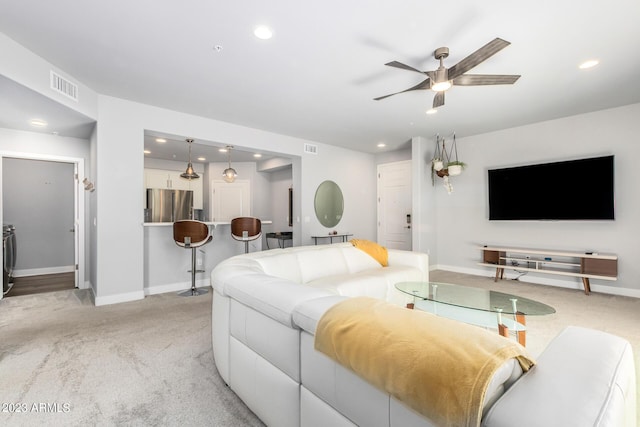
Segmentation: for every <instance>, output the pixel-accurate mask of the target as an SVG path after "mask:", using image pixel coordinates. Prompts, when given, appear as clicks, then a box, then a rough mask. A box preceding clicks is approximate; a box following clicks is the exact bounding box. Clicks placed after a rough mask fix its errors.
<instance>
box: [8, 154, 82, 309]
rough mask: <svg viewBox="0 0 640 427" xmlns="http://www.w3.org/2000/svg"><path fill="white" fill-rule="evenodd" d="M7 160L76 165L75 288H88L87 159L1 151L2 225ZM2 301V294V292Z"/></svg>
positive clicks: (74, 208)
mask: <svg viewBox="0 0 640 427" xmlns="http://www.w3.org/2000/svg"><path fill="white" fill-rule="evenodd" d="M5 158H12V159H24V160H42V161H47V162H60V163H71V164H73V165H74V171H75V176H74V190H75V191H74V207H73V210H74V227H75V230H76V232H75V233H74V239H75V245H74V247H75V249H74V252H75V253H74V258H75V265H76V266H77V267H76V269H75V275H74V276H75V286H76V287H77V288H78V289H86V288H88V283H87V281H86V280H85V277H86V275H85V271H86V268H85V226H86V224H85V195H84V186H83V185H82V179H80V178H81V177H82V178H83V179H84V177H85V159H84V158H82V157H68V156H56V155H52V154H35V153H22V152H11V151H0V223H1V222H3V220H4V218H3V213H4V207H3V205H2V203H3V202H2V197H1V196H2V194H3V190H2V189H3V185H4V183H3V182H2V165H3V162H4V159H5ZM0 299H2V292H0Z"/></svg>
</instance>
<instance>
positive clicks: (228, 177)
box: [222, 145, 238, 182]
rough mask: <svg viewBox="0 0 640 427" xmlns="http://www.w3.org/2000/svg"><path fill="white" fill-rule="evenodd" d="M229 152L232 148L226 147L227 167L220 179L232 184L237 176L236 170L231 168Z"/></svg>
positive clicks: (230, 146)
mask: <svg viewBox="0 0 640 427" xmlns="http://www.w3.org/2000/svg"><path fill="white" fill-rule="evenodd" d="M231 150H233V146H232V145H227V153H228V155H229V167H228V168H226V169H225V170H224V172H222V178H223V179H224V180H225V181H226V182H233V181H235V180H236V177H237V176H238V173H237V172H236V170H235V169H234V168H232V167H231Z"/></svg>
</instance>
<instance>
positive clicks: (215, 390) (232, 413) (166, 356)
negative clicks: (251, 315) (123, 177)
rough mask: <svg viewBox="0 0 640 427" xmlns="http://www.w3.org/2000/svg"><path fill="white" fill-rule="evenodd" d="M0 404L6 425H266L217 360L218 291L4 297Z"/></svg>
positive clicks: (0, 415)
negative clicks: (111, 297) (214, 294)
mask: <svg viewBox="0 0 640 427" xmlns="http://www.w3.org/2000/svg"><path fill="white" fill-rule="evenodd" d="M0 404H1V405H2V407H1V408H0V425H3V426H33V425H48V426H51V425H61V426H63V425H64V426H87V425H98V426H113V425H133V426H136V425H154V426H155V425H171V426H174V425H175V426H178V425H179V426H204V425H207V426H261V425H263V424H262V423H261V422H260V421H259V420H258V419H257V418H256V416H255V415H254V414H253V413H252V412H251V411H250V410H249V409H248V408H247V407H246V406H245V405H244V403H242V401H241V400H240V399H239V398H238V397H237V396H236V395H235V394H234V393H233V392H232V391H231V390H230V389H229V388H228V387H227V386H226V385H225V384H224V382H223V381H222V379H221V378H220V376H219V375H218V372H217V370H216V368H215V364H214V360H213V351H212V348H211V292H209V293H208V294H206V295H203V296H199V297H189V298H185V297H180V296H177V295H175V294H173V293H168V294H162V295H152V296H148V297H146V298H145V299H144V300H140V301H134V302H128V303H122V304H115V305H109V306H102V307H95V306H94V305H93V303H92V301H91V300H90V296H89V293H88V291H86V290H73V291H60V292H53V293H48V294H39V295H29V296H20V297H13V298H5V299H3V300H2V301H0ZM18 411H20V412H18Z"/></svg>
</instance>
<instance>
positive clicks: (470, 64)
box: [374, 38, 520, 109]
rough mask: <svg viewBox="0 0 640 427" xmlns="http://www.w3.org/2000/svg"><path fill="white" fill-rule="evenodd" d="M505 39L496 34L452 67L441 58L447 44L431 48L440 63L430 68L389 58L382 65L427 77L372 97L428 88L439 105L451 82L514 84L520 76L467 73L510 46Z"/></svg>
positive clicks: (434, 104) (446, 49)
mask: <svg viewBox="0 0 640 427" xmlns="http://www.w3.org/2000/svg"><path fill="white" fill-rule="evenodd" d="M510 44H511V43H509V42H508V41H506V40H502V39H501V38H495V39H493V40H492V41H490V42H489V43H487V44H486V45H484V46H483V47H481V48H480V49H478V50H476V51H475V52H473V53H472V54H471V55H469V56H467V57H466V58H464V59H463V60H462V61H460V62H458V63H457V64H455V65H454V66H452V67H449V68H446V67H445V66H444V59H445V58H447V57H448V56H449V48H448V47H440V48H438V49H436V50H435V51H434V52H433V56H434V58H435V59H437V60H438V61H440V66H439V67H438V68H437V69H436V70H433V71H420V70H418V69H417V68H413V67H412V66H410V65H406V64H403V63H402V62H398V61H392V62H388V63H386V64H385V65H387V66H389V67H395V68H401V69H403V70H408V71H414V72H416V73H420V74H423V75H425V74H426V75H427V78H426V79H425V80H423V81H422V82H420V83H418V84H417V85H415V86H412V87H410V88H409V89H405V90H403V91H400V92H395V93H391V94H389V95H384V96H380V97H378V98H374V100H376V101H380V100H382V99H385V98H388V97H390V96H393V95H398V94H400V93H405V92H410V91H414V90H422V89H431V90H432V91H434V92H436V94H435V96H434V98H433V108H434V109H435V108H438V107H441V106H443V105H444V93H445V91H447V90H448V89H449V88H451V86H486V85H504V84H514V83H515V82H516V81H517V80H518V79H519V78H520V76H519V75H494V74H466V73H467V71H469V70H471V69H472V68H474V67H475V66H477V65H479V64H480V63H481V62H484V61H485V60H487V59H489V58H490V57H492V56H493V55H495V54H496V53H498V52H499V51H501V50H502V49H504V48H505V47H507V46H509V45H510Z"/></svg>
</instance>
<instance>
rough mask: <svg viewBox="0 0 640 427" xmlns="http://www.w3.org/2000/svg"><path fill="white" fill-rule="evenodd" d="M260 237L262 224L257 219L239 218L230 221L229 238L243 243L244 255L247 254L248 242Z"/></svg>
mask: <svg viewBox="0 0 640 427" xmlns="http://www.w3.org/2000/svg"><path fill="white" fill-rule="evenodd" d="M261 235H262V222H261V221H260V220H259V219H258V218H252V217H247V216H241V217H238V218H233V219H232V220H231V237H233V238H234V239H235V240H239V241H241V242H244V253H245V254H248V253H249V242H250V241H252V240H256V239H257V238H258V237H260V236H261Z"/></svg>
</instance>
